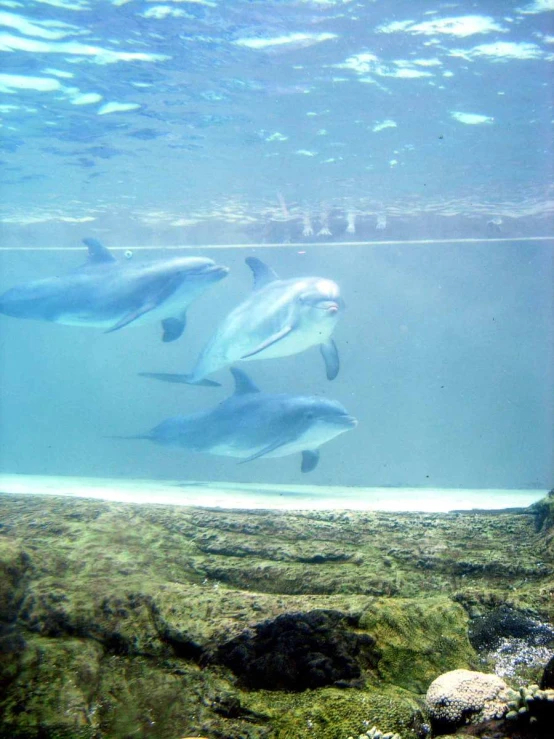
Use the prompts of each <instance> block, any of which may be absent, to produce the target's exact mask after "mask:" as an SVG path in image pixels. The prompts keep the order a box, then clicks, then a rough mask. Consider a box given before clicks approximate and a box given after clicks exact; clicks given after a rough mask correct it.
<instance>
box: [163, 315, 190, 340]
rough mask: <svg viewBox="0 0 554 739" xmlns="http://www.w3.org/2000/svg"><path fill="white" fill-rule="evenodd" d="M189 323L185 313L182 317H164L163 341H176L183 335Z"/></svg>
mask: <svg viewBox="0 0 554 739" xmlns="http://www.w3.org/2000/svg"><path fill="white" fill-rule="evenodd" d="M186 325H187V319H186V317H185V316H184V315H183V316H181V318H164V320H163V321H162V329H163V336H162V341H164V342H166V343H167V342H169V341H175V340H176V339H178V338H179V336H181V334H182V333H183V331H184V330H185V326H186Z"/></svg>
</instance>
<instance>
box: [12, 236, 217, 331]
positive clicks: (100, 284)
mask: <svg viewBox="0 0 554 739" xmlns="http://www.w3.org/2000/svg"><path fill="white" fill-rule="evenodd" d="M83 243H84V244H85V245H86V247H87V248H88V259H87V262H86V263H85V264H84V265H83V266H81V267H79V268H78V269H75V270H73V271H72V272H69V273H68V274H66V275H62V276H60V277H48V278H46V279H43V280H33V281H31V282H26V283H24V284H22V285H18V286H16V287H12V288H11V289H10V290H7V291H6V292H5V293H4V294H3V295H0V313H5V314H6V315H8V316H13V317H15V318H33V319H38V320H42V321H51V322H53V323H63V324H66V325H69V326H96V327H100V328H105V329H106V333H110V332H111V331H117V330H119V329H120V328H123V327H124V326H128V325H129V324H134V325H139V324H142V323H146V322H149V321H156V320H161V321H162V327H163V341H174V340H175V339H177V338H179V336H180V335H181V334H182V333H183V330H184V328H185V324H186V309H187V307H188V306H189V305H190V303H192V301H193V300H194V299H195V298H196V297H197V296H199V295H200V294H201V293H203V292H204V290H206V289H207V288H208V287H209V286H210V285H211V284H213V283H214V282H219V280H221V279H223V278H224V277H225V276H226V275H227V274H228V272H229V270H228V269H227V267H221V266H220V265H218V264H216V263H215V262H214V261H212V260H211V259H204V258H201V257H179V258H176V259H159V260H157V261H154V262H150V263H146V264H133V263H132V262H130V261H129V260H125V261H124V262H121V261H117V260H116V259H115V257H114V256H113V255H112V254H111V253H110V252H109V251H108V249H107V248H106V247H105V246H103V245H102V244H101V243H100V242H99V241H97V240H96V239H83Z"/></svg>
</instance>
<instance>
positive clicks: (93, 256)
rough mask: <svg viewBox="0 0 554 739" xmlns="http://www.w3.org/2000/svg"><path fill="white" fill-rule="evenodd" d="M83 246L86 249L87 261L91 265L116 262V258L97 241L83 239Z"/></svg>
mask: <svg viewBox="0 0 554 739" xmlns="http://www.w3.org/2000/svg"><path fill="white" fill-rule="evenodd" d="M83 244H84V245H85V246H86V247H87V249H88V260H89V262H90V263H91V264H102V263H106V262H116V261H117V260H116V258H115V257H114V255H113V254H111V253H110V252H109V251H108V249H106V247H105V246H104V244H101V243H100V242H99V241H98V239H83Z"/></svg>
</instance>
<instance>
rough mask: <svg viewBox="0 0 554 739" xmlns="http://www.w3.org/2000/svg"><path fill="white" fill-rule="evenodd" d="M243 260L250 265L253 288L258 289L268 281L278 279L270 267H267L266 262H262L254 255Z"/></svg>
mask: <svg viewBox="0 0 554 739" xmlns="http://www.w3.org/2000/svg"><path fill="white" fill-rule="evenodd" d="M244 261H245V262H246V264H247V265H248V266H249V267H250V269H251V270H252V274H253V275H254V288H253V289H254V290H259V289H260V288H262V287H265V286H266V285H268V284H269V283H270V282H274V280H278V279H279V278H278V277H277V275H276V274H275V272H274V271H273V270H272V269H271V267H268V266H267V264H264V263H263V262H262V261H261V260H260V259H257V258H256V257H247V258H246V259H245V260H244Z"/></svg>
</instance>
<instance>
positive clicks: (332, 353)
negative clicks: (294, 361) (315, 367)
mask: <svg viewBox="0 0 554 739" xmlns="http://www.w3.org/2000/svg"><path fill="white" fill-rule="evenodd" d="M319 350H320V351H321V356H322V357H323V360H324V362H325V370H326V372H327V379H328V380H334V379H335V377H336V376H337V375H338V373H339V368H340V362H339V353H338V351H337V345H336V344H335V342H334V341H333V339H328V340H327V341H326V342H325V343H324V344H320V345H319Z"/></svg>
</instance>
